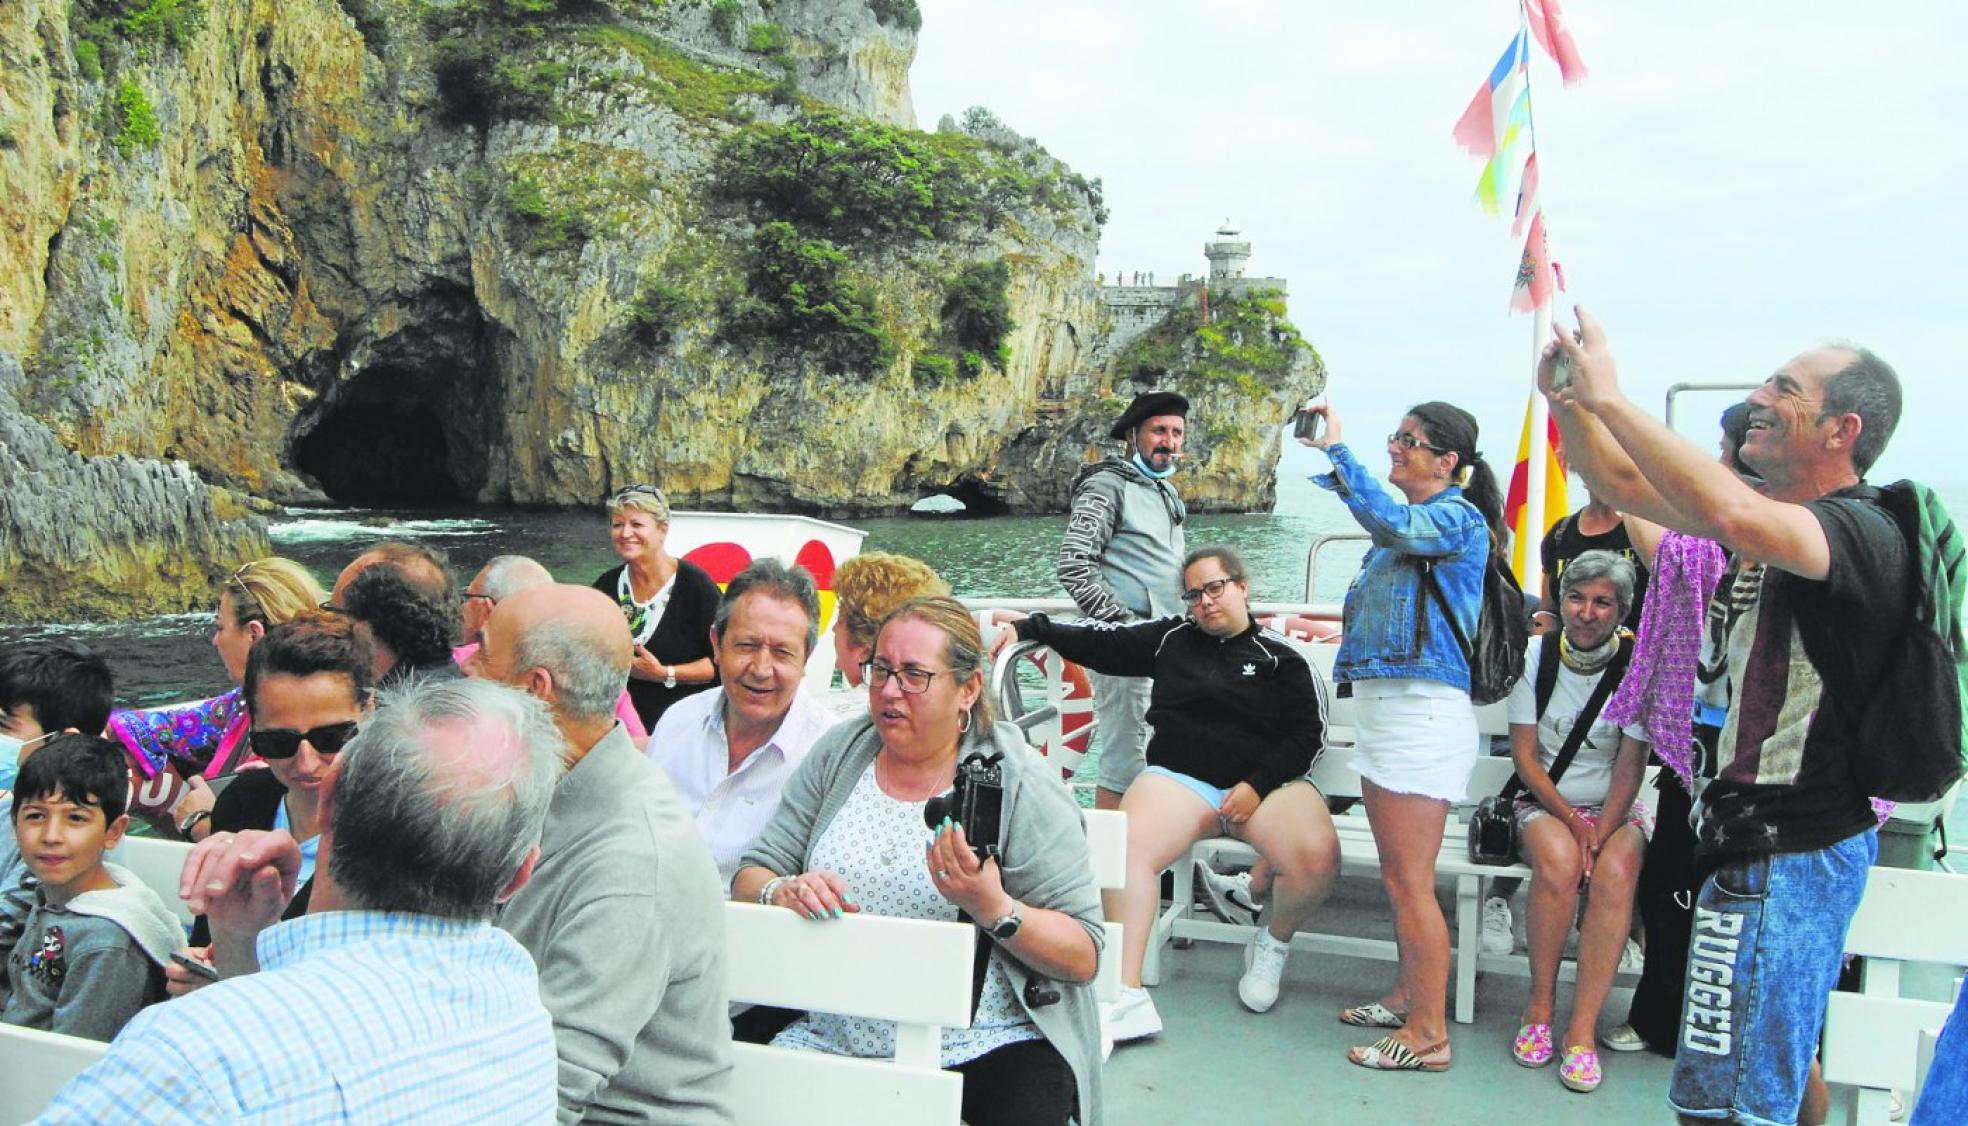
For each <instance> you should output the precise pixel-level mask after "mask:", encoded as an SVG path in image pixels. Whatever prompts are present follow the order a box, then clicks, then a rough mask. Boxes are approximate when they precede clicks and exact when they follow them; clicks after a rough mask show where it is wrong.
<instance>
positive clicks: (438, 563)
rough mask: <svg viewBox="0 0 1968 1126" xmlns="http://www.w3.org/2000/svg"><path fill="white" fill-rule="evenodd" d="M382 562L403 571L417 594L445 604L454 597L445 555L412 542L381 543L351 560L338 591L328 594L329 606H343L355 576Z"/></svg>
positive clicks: (339, 579) (337, 578)
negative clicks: (344, 597) (343, 600)
mask: <svg viewBox="0 0 1968 1126" xmlns="http://www.w3.org/2000/svg"><path fill="white" fill-rule="evenodd" d="M378 563H388V564H390V565H392V566H394V567H395V568H396V569H397V570H398V571H400V572H402V574H403V577H404V579H405V580H406V581H408V582H409V583H410V585H411V586H412V587H414V588H416V590H417V593H419V594H422V595H423V596H425V597H426V598H429V599H430V600H431V601H432V602H435V603H438V604H444V603H447V602H449V601H450V599H451V596H452V594H453V590H452V586H453V583H452V581H451V567H450V564H449V563H447V562H446V561H445V559H444V556H442V555H441V554H439V553H438V552H436V551H434V550H432V549H431V548H427V547H418V546H417V545H416V544H410V543H396V542H391V543H379V544H377V545H376V546H375V547H372V548H370V549H369V550H367V551H365V552H363V553H362V554H361V555H358V556H356V557H355V558H354V559H351V560H349V565H348V566H346V567H344V568H342V573H341V574H339V575H337V576H335V589H334V590H333V591H332V592H331V593H330V594H329V595H328V604H329V605H331V606H340V605H341V604H342V595H343V593H344V592H346V591H347V590H348V587H349V584H350V583H352V582H354V581H355V577H356V576H357V575H360V574H361V573H362V572H364V571H366V570H368V569H369V568H371V567H374V566H376V565H377V564H378Z"/></svg>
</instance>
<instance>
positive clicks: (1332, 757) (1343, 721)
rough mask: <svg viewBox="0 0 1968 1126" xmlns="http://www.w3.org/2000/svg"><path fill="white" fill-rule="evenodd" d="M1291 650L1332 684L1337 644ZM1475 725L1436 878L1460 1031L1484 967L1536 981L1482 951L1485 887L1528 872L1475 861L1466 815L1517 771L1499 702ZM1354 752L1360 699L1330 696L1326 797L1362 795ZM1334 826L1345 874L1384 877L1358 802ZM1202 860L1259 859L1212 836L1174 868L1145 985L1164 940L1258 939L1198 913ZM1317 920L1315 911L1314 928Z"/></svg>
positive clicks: (1372, 946) (1354, 940)
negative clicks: (1463, 797) (1471, 753)
mask: <svg viewBox="0 0 1968 1126" xmlns="http://www.w3.org/2000/svg"><path fill="white" fill-rule="evenodd" d="M1294 644H1295V645H1296V647H1297V648H1298V650H1299V651H1300V652H1301V653H1303V654H1304V655H1305V657H1306V659H1307V661H1309V662H1310V663H1311V665H1312V667H1313V669H1314V671H1315V672H1316V673H1317V674H1318V676H1319V677H1320V678H1321V680H1322V681H1325V680H1329V679H1330V676H1331V673H1332V664H1333V657H1334V655H1335V654H1336V653H1337V651H1338V647H1337V646H1335V645H1330V644H1308V643H1303V642H1298V641H1296V639H1294ZM1476 728H1477V737H1478V739H1479V740H1480V746H1479V748H1478V753H1477V757H1476V764H1475V767H1474V769H1473V770H1472V771H1471V774H1470V778H1469V789H1468V792H1469V802H1468V803H1467V805H1465V806H1463V807H1458V809H1456V810H1452V811H1451V813H1450V816H1449V818H1448V821H1447V823H1446V824H1445V825H1444V826H1443V830H1442V845H1441V852H1440V853H1439V854H1438V855H1437V857H1436V861H1435V874H1436V877H1437V879H1439V880H1451V881H1453V883H1454V888H1455V907H1454V910H1453V913H1452V914H1453V918H1452V920H1451V921H1452V925H1453V927H1454V941H1453V956H1454V961H1455V978H1454V995H1455V1009H1454V1015H1455V1019H1456V1020H1457V1021H1458V1022H1459V1023H1462V1024H1469V1023H1472V1022H1473V1021H1474V1020H1475V1019H1476V977H1477V974H1478V972H1479V971H1481V970H1486V969H1487V970H1495V971H1499V972H1504V973H1511V974H1516V975H1519V976H1524V977H1528V976H1529V975H1530V959H1529V958H1528V957H1526V956H1525V955H1523V954H1507V955H1493V954H1484V953H1483V952H1482V907H1483V881H1484V880H1486V879H1497V878H1501V877H1505V876H1516V877H1521V878H1528V877H1529V876H1530V875H1531V869H1530V867H1529V866H1528V865H1525V864H1522V863H1518V864H1509V865H1489V864H1476V863H1473V862H1472V861H1471V860H1470V859H1469V846H1468V835H1469V829H1468V824H1467V822H1466V821H1465V820H1464V819H1463V817H1462V816H1461V815H1462V813H1464V812H1465V811H1466V810H1467V808H1469V807H1470V806H1473V805H1474V803H1475V801H1476V799H1478V798H1481V797H1484V796H1487V795H1490V794H1494V793H1496V792H1497V791H1498V790H1500V789H1502V788H1503V784H1504V782H1505V781H1507V780H1508V779H1509V777H1510V775H1511V773H1512V771H1513V769H1514V768H1513V766H1512V763H1511V760H1510V759H1509V758H1506V757H1501V756H1492V755H1491V754H1490V753H1489V747H1490V740H1491V739H1492V738H1493V737H1495V736H1499V735H1501V736H1508V735H1509V733H1510V724H1509V721H1508V718H1507V717H1506V714H1505V709H1504V705H1503V704H1502V703H1501V702H1499V703H1495V704H1487V705H1484V706H1482V707H1479V708H1477V709H1476ZM1353 746H1354V724H1353V701H1352V700H1351V699H1350V698H1337V697H1335V698H1332V699H1329V700H1328V701H1327V710H1326V749H1325V751H1324V753H1322V754H1321V755H1320V756H1319V759H1318V761H1317V762H1315V763H1314V764H1313V766H1312V771H1311V773H1310V774H1309V775H1308V777H1309V778H1310V779H1311V781H1312V783H1313V785H1315V786H1317V787H1318V788H1319V792H1320V793H1322V794H1324V795H1325V796H1326V797H1328V798H1358V797H1360V776H1359V774H1358V773H1357V772H1356V771H1354V770H1353V767H1352V755H1353ZM1333 828H1334V830H1335V831H1336V833H1337V834H1338V837H1339V867H1340V874H1341V875H1343V876H1360V877H1368V876H1371V877H1375V878H1378V876H1379V875H1380V850H1379V848H1378V846H1377V845H1376V844H1375V843H1374V839H1373V830H1372V828H1371V827H1370V826H1369V825H1368V824H1367V819H1366V811H1365V809H1364V807H1361V806H1358V805H1356V806H1355V807H1354V808H1353V809H1351V810H1349V811H1347V812H1346V813H1343V814H1340V815H1337V816H1335V817H1334V818H1333ZM1197 860H1202V861H1204V862H1207V863H1212V864H1218V865H1221V864H1232V865H1236V864H1251V863H1255V862H1256V860H1257V852H1256V850H1255V849H1253V848H1251V847H1250V846H1249V845H1247V844H1245V843H1243V842H1242V841H1239V840H1237V839H1235V838H1233V837H1212V838H1209V839H1206V840H1202V841H1198V842H1197V843H1196V846H1195V847H1194V848H1193V849H1192V850H1190V854H1189V856H1188V857H1187V858H1186V859H1184V860H1183V861H1182V862H1180V863H1178V864H1177V865H1176V866H1175V869H1174V876H1175V881H1174V882H1175V888H1174V896H1173V899H1172V900H1171V902H1170V904H1169V906H1168V907H1167V908H1166V909H1165V910H1164V911H1163V913H1162V915H1161V917H1160V918H1159V919H1158V920H1156V925H1155V934H1154V937H1153V939H1152V940H1151V941H1150V942H1149V944H1148V955H1147V958H1146V959H1145V960H1144V962H1143V964H1142V973H1141V976H1142V980H1143V981H1144V982H1146V983H1148V984H1151V985H1153V984H1157V983H1159V982H1160V981H1161V958H1162V947H1163V945H1164V944H1165V943H1168V942H1170V941H1171V940H1175V941H1188V940H1196V939H1200V940H1203V941H1206V942H1228V943H1236V944H1239V945H1242V944H1245V943H1248V942H1249V941H1250V938H1251V934H1252V933H1253V932H1254V930H1255V929H1256V928H1254V927H1247V926H1238V925H1235V924H1231V923H1223V922H1219V921H1217V920H1214V919H1209V918H1202V917H1198V916H1197V914H1196V912H1195V908H1194V904H1195V863H1194V862H1195V861H1197ZM1317 918H1318V916H1317V915H1316V914H1315V915H1314V916H1313V922H1314V925H1316V922H1317ZM1292 946H1293V947H1294V948H1296V949H1303V950H1314V951H1320V952H1323V953H1329V954H1344V955H1348V956H1351V957H1359V958H1374V959H1379V960H1383V961H1396V960H1398V959H1399V957H1400V955H1399V952H1398V950H1397V948H1396V946H1395V943H1394V941H1393V940H1392V939H1391V938H1388V939H1380V938H1362V937H1359V936H1355V935H1340V934H1326V933H1321V932H1317V931H1300V932H1299V934H1298V935H1297V936H1295V937H1294V938H1293V940H1292ZM1559 977H1560V980H1566V981H1569V980H1574V979H1575V978H1576V977H1577V966H1576V964H1575V963H1574V962H1572V961H1571V960H1569V959H1568V960H1566V961H1565V962H1563V963H1561V965H1560V967H1559ZM1628 980H1629V981H1630V980H1631V975H1628Z"/></svg>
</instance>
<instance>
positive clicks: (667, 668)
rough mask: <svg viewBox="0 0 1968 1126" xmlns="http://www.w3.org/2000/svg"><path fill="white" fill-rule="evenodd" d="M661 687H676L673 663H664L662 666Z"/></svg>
mask: <svg viewBox="0 0 1968 1126" xmlns="http://www.w3.org/2000/svg"><path fill="white" fill-rule="evenodd" d="M663 687H665V688H675V687H676V666H675V665H664V666H663Z"/></svg>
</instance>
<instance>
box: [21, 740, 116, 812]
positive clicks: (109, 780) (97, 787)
mask: <svg viewBox="0 0 1968 1126" xmlns="http://www.w3.org/2000/svg"><path fill="white" fill-rule="evenodd" d="M125 763H126V760H125V758H124V757H123V749H122V748H121V747H118V746H117V745H116V744H115V743H112V742H110V741H109V740H107V739H104V738H102V737H101V736H98V735H57V736H55V737H54V738H52V739H50V740H48V742H47V743H46V744H45V745H44V746H42V748H41V749H40V750H38V751H36V752H35V753H34V754H32V755H30V756H29V757H28V760H27V761H26V762H24V763H21V768H20V776H19V777H18V778H16V779H14V808H13V809H12V810H11V811H10V815H11V816H13V817H15V818H18V817H19V816H20V809H21V807H22V806H23V805H26V804H27V803H28V802H31V801H38V800H42V799H45V798H50V797H53V796H55V795H56V794H60V795H61V796H62V797H63V798H65V799H66V800H68V801H72V802H74V803H76V804H77V805H93V806H95V807H96V808H97V809H100V810H102V811H103V823H104V824H106V825H107V824H112V823H114V822H115V820H116V819H117V818H119V817H121V816H123V814H124V813H125V812H126V811H127V810H128V809H129V805H130V768H129V767H128V766H127V765H125Z"/></svg>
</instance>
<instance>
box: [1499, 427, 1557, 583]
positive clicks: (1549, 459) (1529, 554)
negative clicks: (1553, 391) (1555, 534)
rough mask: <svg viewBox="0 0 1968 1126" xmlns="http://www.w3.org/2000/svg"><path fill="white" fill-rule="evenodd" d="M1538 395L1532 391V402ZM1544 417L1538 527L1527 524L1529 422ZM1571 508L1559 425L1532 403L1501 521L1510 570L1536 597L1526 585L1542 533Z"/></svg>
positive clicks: (1511, 471)
mask: <svg viewBox="0 0 1968 1126" xmlns="http://www.w3.org/2000/svg"><path fill="white" fill-rule="evenodd" d="M1537 394H1538V393H1537V392H1536V391H1533V392H1531V395H1532V398H1533V400H1535V399H1536V397H1537ZM1539 414H1544V416H1545V417H1544V427H1545V434H1544V438H1545V440H1544V441H1543V442H1542V443H1540V445H1541V446H1542V449H1541V451H1540V452H1541V453H1543V455H1544V474H1543V476H1544V511H1543V513H1542V514H1541V519H1540V520H1539V521H1538V524H1539V526H1538V527H1537V528H1536V529H1532V528H1531V527H1530V526H1529V525H1530V514H1531V513H1530V510H1531V507H1532V506H1531V505H1529V504H1526V503H1525V501H1527V500H1528V499H1529V498H1530V494H1531V420H1532V418H1533V416H1535V415H1539ZM1570 511H1571V506H1570V505H1569V504H1567V503H1566V501H1565V458H1564V451H1563V450H1562V449H1560V448H1559V443H1558V423H1557V422H1556V421H1555V420H1553V419H1552V418H1551V417H1550V415H1549V414H1546V413H1545V412H1542V411H1539V410H1537V403H1536V402H1535V401H1533V402H1531V403H1528V404H1526V405H1525V407H1524V433H1523V437H1521V438H1519V439H1518V441H1517V463H1516V465H1515V466H1514V467H1512V468H1511V470H1510V490H1509V491H1508V492H1507V493H1505V494H1504V499H1503V522H1504V523H1506V524H1508V525H1510V531H1511V541H1510V569H1511V571H1512V572H1514V573H1515V574H1516V576H1517V581H1518V583H1520V584H1525V586H1524V589H1525V591H1526V592H1528V593H1531V594H1536V593H1537V590H1536V588H1534V587H1532V586H1530V585H1528V578H1529V575H1530V569H1529V568H1530V566H1531V565H1532V564H1534V563H1536V561H1537V550H1538V545H1539V544H1541V543H1543V542H1544V534H1545V533H1546V532H1548V531H1550V530H1551V526H1552V525H1553V524H1556V523H1557V522H1558V521H1559V519H1560V518H1562V517H1563V516H1564V515H1565V514H1566V513H1567V512H1570Z"/></svg>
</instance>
